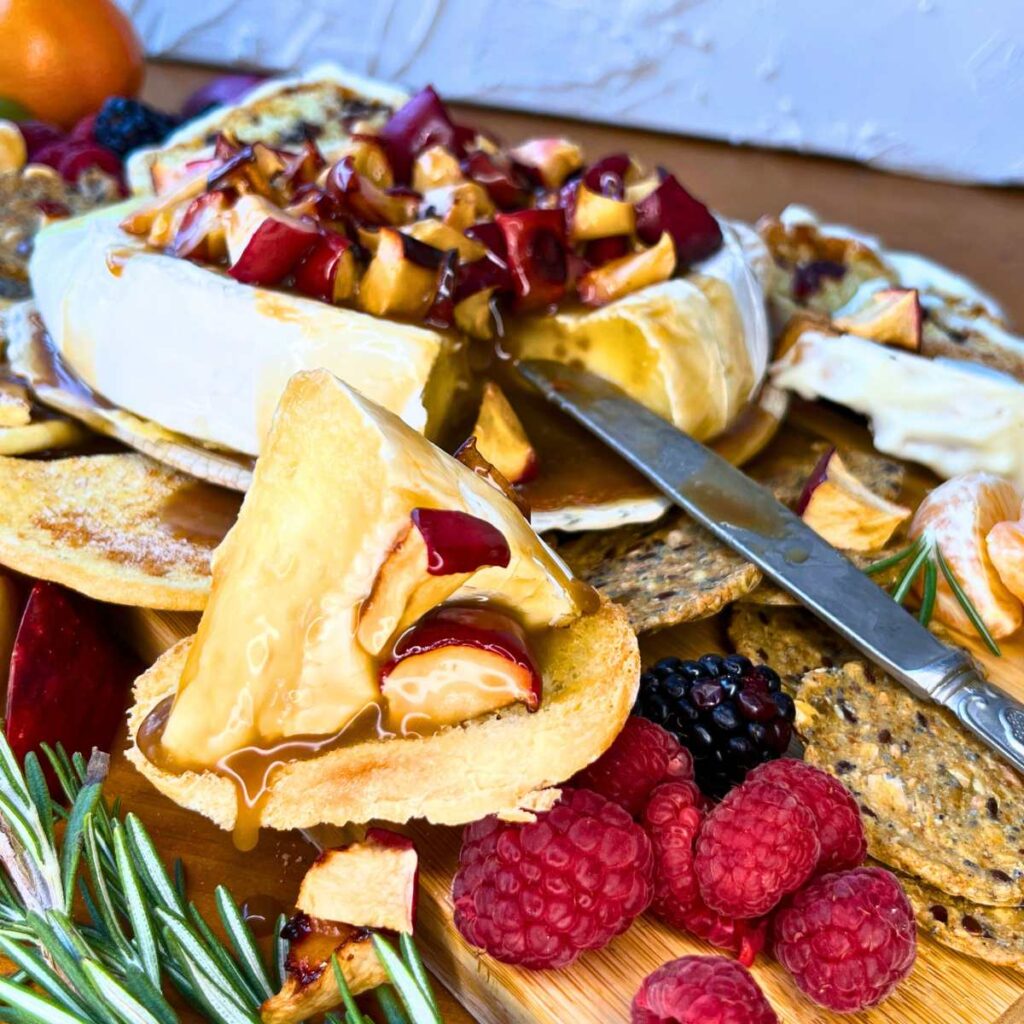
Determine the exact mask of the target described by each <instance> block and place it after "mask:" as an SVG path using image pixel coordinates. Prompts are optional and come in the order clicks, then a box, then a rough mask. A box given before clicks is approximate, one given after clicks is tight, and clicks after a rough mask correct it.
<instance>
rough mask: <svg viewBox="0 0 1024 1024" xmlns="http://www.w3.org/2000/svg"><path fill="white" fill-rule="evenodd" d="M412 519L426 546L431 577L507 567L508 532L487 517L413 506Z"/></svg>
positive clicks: (509, 555)
mask: <svg viewBox="0 0 1024 1024" xmlns="http://www.w3.org/2000/svg"><path fill="white" fill-rule="evenodd" d="M411 518H412V522H413V525H414V526H415V527H416V529H417V530H419V532H420V536H421V537H422V538H423V541H424V543H425V544H426V545H427V572H428V573H430V575H431V576H450V575H451V574H452V573H459V572H476V570H477V569H480V568H481V567H483V566H485V565H494V566H499V567H501V568H505V567H506V566H507V565H508V563H509V559H511V557H512V552H511V550H510V549H509V546H508V541H507V540H505V535H504V534H503V533H502V532H501V531H500V530H499V529H498V528H497V527H496V526H492V525H491V524H490V523H489V522H487V520H486V519H480V518H478V517H477V516H471V515H470V514H469V513H468V512H456V511H453V510H451V509H441V508H414V509H413V510H412V516H411Z"/></svg>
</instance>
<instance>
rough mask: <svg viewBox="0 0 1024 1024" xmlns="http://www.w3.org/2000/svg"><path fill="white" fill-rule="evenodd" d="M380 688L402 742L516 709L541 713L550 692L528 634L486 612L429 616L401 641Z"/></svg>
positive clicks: (443, 611) (449, 610) (441, 611)
mask: <svg viewBox="0 0 1024 1024" xmlns="http://www.w3.org/2000/svg"><path fill="white" fill-rule="evenodd" d="M380 682H381V692H382V693H383V694H384V697H385V698H386V699H387V705H388V721H389V724H390V726H391V728H392V729H394V731H395V732H397V733H399V735H402V736H410V735H427V734H429V733H431V732H433V731H435V730H437V729H440V728H443V727H444V726H446V725H454V724H457V723H459V722H468V721H470V720H471V719H474V718H479V717H480V716H482V715H487V714H490V713H491V712H493V711H497V710H498V709H500V708H503V707H507V706H509V705H510V704H515V703H521V704H523V705H525V706H526V708H527V709H528V710H530V711H535V710H536V709H537V708H538V707H539V706H540V701H541V690H542V684H541V674H540V670H539V669H538V667H537V664H536V662H535V660H534V658H533V655H532V654H531V652H530V648H529V644H528V642H527V639H526V634H525V632H524V631H523V629H522V627H521V626H520V625H519V624H518V623H517V622H516V621H515V620H514V619H512V618H511V617H510V616H508V615H505V614H504V613H502V612H498V611H495V610H492V609H490V608H483V607H444V608H438V609H436V610H435V611H433V612H431V613H429V614H428V615H426V616H424V617H423V618H422V619H421V620H420V621H419V622H418V623H417V624H416V625H415V626H413V627H412V628H411V629H409V630H407V631H406V632H405V633H403V634H402V636H401V637H400V638H399V640H398V642H397V643H396V644H395V648H394V654H393V656H392V658H391V660H390V661H388V662H387V663H386V664H385V665H384V666H383V668H382V669H381V674H380Z"/></svg>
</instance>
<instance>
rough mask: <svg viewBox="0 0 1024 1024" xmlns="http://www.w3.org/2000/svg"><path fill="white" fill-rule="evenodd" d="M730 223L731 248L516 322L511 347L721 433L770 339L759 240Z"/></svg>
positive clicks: (681, 422) (753, 380)
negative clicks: (632, 286)
mask: <svg viewBox="0 0 1024 1024" xmlns="http://www.w3.org/2000/svg"><path fill="white" fill-rule="evenodd" d="M722 229H723V234H724V237H725V243H724V245H723V247H722V249H721V250H719V252H718V253H716V254H715V255H714V256H713V257H711V258H710V259H708V260H706V261H704V262H703V263H701V264H698V265H697V266H696V267H694V268H693V270H692V271H690V272H689V273H688V274H686V275H685V276H684V277H680V278H674V279H673V280H670V281H665V282H664V283H662V284H656V285H651V286H649V287H647V288H642V289H641V290H639V291H637V292H634V293H632V294H631V295H626V296H624V297H623V298H621V299H618V300H617V301H615V302H611V303H609V304H608V305H607V306H602V307H600V308H598V309H593V310H582V309H569V310H564V311H560V312H558V313H556V314H555V315H554V316H534V317H529V318H525V319H521V320H515V319H513V320H511V321H510V322H509V323H508V324H507V325H506V329H507V331H508V332H509V338H508V343H509V347H510V348H511V350H512V351H514V352H515V354H516V355H518V356H520V357H522V358H524V359H531V358H532V359H554V360H557V361H559V362H573V363H576V364H579V365H582V366H584V367H585V368H586V369H588V370H591V371H592V372H594V373H597V374H599V375H601V376H603V377H605V378H607V379H609V380H611V381H613V382H614V383H616V384H618V385H619V387H621V388H622V389H623V390H624V391H626V392H627V393H628V394H629V395H631V396H632V397H633V398H635V399H636V400H637V401H639V402H642V403H643V404H644V405H646V406H647V407H648V408H649V409H651V410H653V411H654V412H656V413H658V414H659V415H660V416H663V417H664V418H665V419H667V420H670V421H671V422H673V423H674V424H675V425H676V426H677V427H679V429H680V430H684V431H685V432H686V433H688V434H690V435H692V436H693V437H696V438H698V439H699V440H705V439H707V438H709V437H714V436H715V435H716V434H719V433H721V432H722V431H723V430H724V429H725V428H726V427H727V426H728V425H729V424H730V423H731V422H732V421H733V420H734V419H735V417H736V415H737V414H738V413H739V411H740V409H741V408H742V407H743V406H744V405H745V404H746V402H747V400H748V399H749V398H750V396H751V394H753V392H754V391H755V390H756V389H757V387H758V386H760V383H761V380H762V377H763V375H764V371H765V368H766V366H767V362H768V345H769V341H768V325H767V318H766V314H765V308H764V293H763V291H762V287H761V284H760V282H759V280H758V277H757V273H756V272H755V269H754V266H753V261H752V259H751V256H755V257H756V253H753V254H750V253H749V249H747V248H746V247H748V246H751V245H755V243H754V242H752V241H751V239H750V237H749V233H748V236H747V237H742V236H741V235H740V234H739V233H738V232H737V231H736V230H735V229H734V228H733V227H732V226H730V225H728V224H723V225H722ZM755 248H756V245H755Z"/></svg>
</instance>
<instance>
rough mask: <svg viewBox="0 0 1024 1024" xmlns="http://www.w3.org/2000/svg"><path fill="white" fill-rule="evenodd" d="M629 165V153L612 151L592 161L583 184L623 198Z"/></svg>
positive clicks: (611, 196)
mask: <svg viewBox="0 0 1024 1024" xmlns="http://www.w3.org/2000/svg"><path fill="white" fill-rule="evenodd" d="M629 166H630V159H629V154H628V153H611V154H609V155H608V156H605V157H602V158H601V159H600V160H597V161H596V162H595V163H592V164H591V165H590V166H589V167H588V168H587V169H586V170H585V171H584V172H583V178H582V180H583V184H584V185H586V186H587V188H589V189H590V191H591V192H596V193H597V194H598V195H600V196H607V197H608V198H609V199H621V198H622V197H623V196H624V195H625V194H626V174H627V173H628V171H629ZM655 241H657V239H655Z"/></svg>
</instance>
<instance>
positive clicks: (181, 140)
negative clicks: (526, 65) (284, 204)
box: [125, 63, 409, 195]
mask: <svg viewBox="0 0 1024 1024" xmlns="http://www.w3.org/2000/svg"><path fill="white" fill-rule="evenodd" d="M408 98H409V94H408V93H406V92H405V91H404V90H402V89H398V88H396V87H394V86H391V85H387V84H386V83H384V82H379V81H377V80H375V79H371V78H364V77H363V76H362V75H358V74H356V73H355V72H352V71H348V70H346V69H345V68H342V67H339V66H338V65H337V64H332V63H325V64H318V65H317V66H316V67H313V68H310V69H309V70H308V71H306V72H304V73H303V74H301V75H297V76H295V77H292V78H275V79H273V80H271V81H268V82H266V83H264V84H263V85H260V86H257V87H256V88H255V89H253V90H252V91H251V92H249V93H248V94H246V96H245V97H244V98H243V99H242V100H241V101H240V102H239V103H237V104H231V105H228V106H220V107H215V108H214V109H213V110H211V111H209V112H208V113H206V114H203V115H201V116H200V117H198V118H194V119H193V120H191V121H188V122H187V123H186V124H184V125H182V126H181V127H180V128H179V129H178V130H177V131H175V132H173V133H172V134H171V135H170V136H169V137H168V138H166V139H165V140H164V141H163V142H162V143H161V144H160V145H159V146H158V147H155V148H151V149H140V150H136V151H135V152H134V153H132V155H131V156H130V157H129V158H128V161H127V163H126V165H125V174H126V177H127V180H128V185H129V187H130V188H131V190H132V192H133V193H134V194H135V195H151V194H152V193H153V191H154V190H155V188H154V187H155V184H156V180H157V179H161V180H163V181H167V180H170V179H171V178H173V176H174V175H175V174H176V173H177V172H178V171H180V170H181V168H182V167H183V166H184V165H185V164H186V163H188V162H190V161H192V160H202V159H204V158H207V157H210V156H212V155H213V143H212V142H211V139H212V138H213V137H214V136H216V135H217V134H218V133H219V132H227V133H229V134H230V135H232V136H233V137H234V138H235V139H237V140H238V141H239V142H242V143H247V142H265V143H266V144H267V145H271V146H275V145H281V146H286V145H294V144H295V143H297V142H302V140H303V138H304V137H305V135H304V133H305V132H306V131H313V132H314V133H315V134H316V140H317V145H318V147H319V148H320V151H321V153H323V154H324V155H325V156H326V157H327V158H328V159H330V158H331V156H332V155H333V154H334V153H335V152H336V151H337V150H338V149H340V147H341V146H342V145H343V144H344V143H345V142H346V141H347V140H348V138H349V132H348V131H347V130H346V128H345V124H346V121H347V120H349V119H351V118H355V119H360V118H367V119H370V120H380V121H381V122H382V123H383V121H384V120H386V119H387V117H388V116H389V115H390V113H391V112H392V111H393V110H395V109H397V108H398V107H400V106H401V105H402V104H403V103H405V101H406V100H407V99H408Z"/></svg>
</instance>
